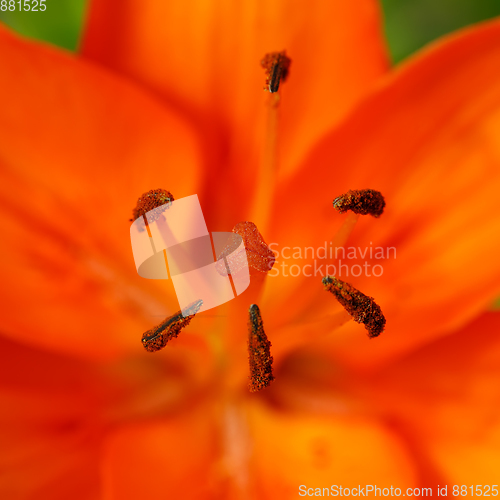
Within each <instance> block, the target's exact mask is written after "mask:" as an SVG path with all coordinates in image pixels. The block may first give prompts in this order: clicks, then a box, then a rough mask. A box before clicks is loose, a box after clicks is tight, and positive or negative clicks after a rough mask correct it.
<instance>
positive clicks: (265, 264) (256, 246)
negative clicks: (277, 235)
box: [233, 221, 276, 273]
mask: <svg viewBox="0 0 500 500" xmlns="http://www.w3.org/2000/svg"><path fill="white" fill-rule="evenodd" d="M233 233H236V234H238V235H240V236H241V238H242V239H243V243H244V244H245V251H246V260H247V261H248V265H249V266H250V267H251V268H253V269H255V270H257V271H259V272H262V273H268V272H269V271H270V270H271V269H272V267H273V266H274V262H275V260H276V256H275V254H274V252H273V251H272V250H271V249H270V248H269V246H268V245H267V243H266V242H265V241H264V238H263V237H262V235H261V234H260V232H259V230H258V229H257V226H256V225H255V224H254V223H253V222H249V221H244V222H238V224H236V225H235V226H234V227H233ZM236 271H237V269H236V270H235V271H234V272H236Z"/></svg>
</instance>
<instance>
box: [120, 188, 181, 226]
mask: <svg viewBox="0 0 500 500" xmlns="http://www.w3.org/2000/svg"><path fill="white" fill-rule="evenodd" d="M173 201H174V197H173V195H172V193H171V192H170V191H166V190H165V189H152V190H151V191H148V192H147V193H144V194H143V195H141V197H140V198H139V199H138V200H137V205H136V206H135V208H134V209H133V210H132V219H130V221H131V222H132V221H135V220H136V219H138V218H139V217H140V216H141V215H142V216H143V218H144V223H145V224H146V225H147V220H146V218H145V217H144V215H145V214H146V213H148V212H149V211H151V210H152V211H153V212H152V213H151V214H150V216H149V219H150V222H154V221H155V220H158V219H159V218H160V217H161V214H162V213H163V212H164V211H165V210H167V209H168V208H170V205H171V204H172V202H173Z"/></svg>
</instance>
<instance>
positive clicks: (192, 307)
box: [142, 300, 203, 352]
mask: <svg viewBox="0 0 500 500" xmlns="http://www.w3.org/2000/svg"><path fill="white" fill-rule="evenodd" d="M202 305H203V301H202V300H198V301H196V302H193V303H192V304H189V305H188V306H187V307H186V308H185V309H184V310H183V311H179V312H178V313H175V314H173V315H172V316H169V317H168V318H167V319H165V320H163V321H162V322H161V323H160V324H159V325H158V326H155V327H154V328H151V330H148V331H147V332H145V333H143V335H142V345H143V346H144V349H146V351H148V352H156V351H159V350H160V349H163V348H164V347H165V346H166V345H167V343H168V342H169V340H171V339H173V338H176V337H177V336H178V335H179V333H180V331H181V330H182V329H183V328H185V327H186V326H187V325H189V323H190V322H191V320H192V319H193V318H194V316H195V314H196V313H197V312H198V311H199V310H200V308H201V306H202ZM183 313H184V314H183Z"/></svg>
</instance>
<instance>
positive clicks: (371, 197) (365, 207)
mask: <svg viewBox="0 0 500 500" xmlns="http://www.w3.org/2000/svg"><path fill="white" fill-rule="evenodd" d="M333 206H334V207H335V208H336V209H337V210H338V211H339V212H340V213H341V214H343V213H344V212H347V211H348V210H350V211H351V212H354V213H355V214H360V215H367V214H370V215H373V217H380V216H381V215H382V213H383V212H384V207H385V200H384V197H383V196H382V193H380V192H379V191H375V190H374V189H359V190H350V191H347V193H345V194H342V195H340V196H337V198H335V199H334V200H333Z"/></svg>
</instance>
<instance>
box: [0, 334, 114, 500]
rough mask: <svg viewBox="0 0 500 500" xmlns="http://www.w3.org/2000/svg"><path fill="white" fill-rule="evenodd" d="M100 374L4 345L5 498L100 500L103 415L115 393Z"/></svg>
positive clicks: (0, 383) (1, 458)
mask: <svg viewBox="0 0 500 500" xmlns="http://www.w3.org/2000/svg"><path fill="white" fill-rule="evenodd" d="M97 371H98V370H96V366H95V365H92V364H89V363H85V362H82V361H80V360H76V359H70V358H64V357H61V356H59V355H55V354H49V353H46V352H43V351H40V350H37V349H31V348H27V347H24V346H20V345H18V344H15V343H13V342H12V341H10V340H6V339H5V338H0V406H1V408H2V411H1V414H0V442H1V447H0V468H1V469H2V471H4V477H3V479H2V482H1V485H0V495H1V497H2V498H51V499H54V500H64V499H67V498H75V499H78V500H80V499H81V500H84V499H88V498H97V497H98V495H99V488H100V484H99V468H98V461H99V452H100V445H101V439H102V434H103V430H104V423H103V421H102V419H101V418H100V417H101V415H102V411H101V410H102V408H103V407H104V406H105V404H107V402H109V401H112V400H114V399H115V398H116V392H115V391H114V390H113V389H112V387H111V385H110V384H109V381H105V380H104V379H103V378H102V377H99V378H98V376H97Z"/></svg>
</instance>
